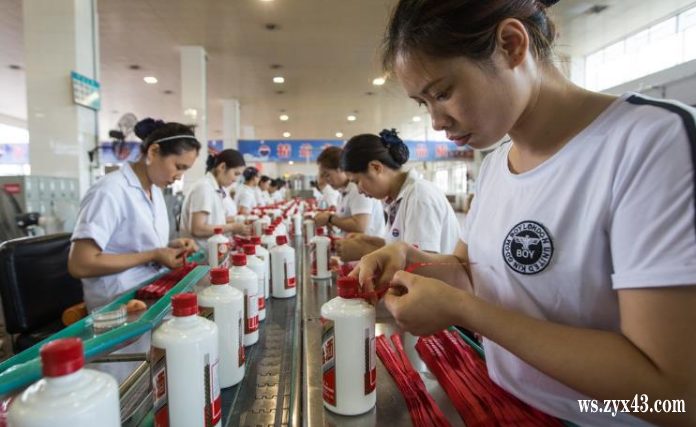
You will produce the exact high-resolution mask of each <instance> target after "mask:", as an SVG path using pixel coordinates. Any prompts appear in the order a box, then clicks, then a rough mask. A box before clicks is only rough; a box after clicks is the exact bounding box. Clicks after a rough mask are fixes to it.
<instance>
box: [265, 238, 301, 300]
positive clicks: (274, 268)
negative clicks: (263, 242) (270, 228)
mask: <svg viewBox="0 0 696 427" xmlns="http://www.w3.org/2000/svg"><path fill="white" fill-rule="evenodd" d="M276 243H277V245H276V247H274V248H273V249H271V280H272V283H271V288H272V291H271V293H272V295H273V298H292V297H294V296H295V295H296V294H297V286H296V285H297V279H296V277H295V250H294V249H293V248H291V247H290V246H289V245H288V239H287V237H285V236H277V237H276Z"/></svg>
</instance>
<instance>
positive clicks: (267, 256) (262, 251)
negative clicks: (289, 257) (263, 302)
mask: <svg viewBox="0 0 696 427" xmlns="http://www.w3.org/2000/svg"><path fill="white" fill-rule="evenodd" d="M255 246H256V256H257V257H258V258H259V259H260V260H261V261H262V262H263V268H264V270H265V272H266V279H265V280H264V286H265V287H266V288H265V290H264V294H263V295H264V296H265V297H266V299H268V298H270V297H271V253H270V252H268V250H266V248H264V247H263V246H261V245H255Z"/></svg>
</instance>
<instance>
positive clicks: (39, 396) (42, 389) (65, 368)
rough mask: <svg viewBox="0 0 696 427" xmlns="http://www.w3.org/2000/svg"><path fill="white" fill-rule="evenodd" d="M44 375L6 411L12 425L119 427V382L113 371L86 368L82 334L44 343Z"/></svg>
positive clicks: (26, 426) (20, 426)
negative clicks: (111, 373)
mask: <svg viewBox="0 0 696 427" xmlns="http://www.w3.org/2000/svg"><path fill="white" fill-rule="evenodd" d="M40 354H41V371H42V373H43V376H44V378H43V379H41V380H39V381H37V382H36V383H34V384H32V385H31V386H29V388H27V389H26V390H24V392H22V394H21V395H19V396H17V397H16V398H15V399H14V400H13V401H12V404H11V406H10V409H9V413H8V414H7V421H8V422H9V425H10V426H12V427H46V426H50V427H93V426H100V427H101V426H103V427H118V426H120V425H121V412H120V411H121V410H120V406H119V402H118V399H119V395H118V383H117V382H116V379H114V378H113V377H112V376H111V375H109V374H106V373H103V372H98V371H95V370H92V369H83V366H84V365H85V355H84V350H83V347H82V341H81V340H80V339H79V338H63V339H57V340H55V341H51V342H50V343H48V344H45V345H44V346H42V347H41V350H40Z"/></svg>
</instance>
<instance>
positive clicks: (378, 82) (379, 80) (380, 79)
mask: <svg viewBox="0 0 696 427" xmlns="http://www.w3.org/2000/svg"><path fill="white" fill-rule="evenodd" d="M384 82H386V80H385V79H384V77H377V78H376V79H374V80H372V84H373V85H375V86H382V85H383V84H384Z"/></svg>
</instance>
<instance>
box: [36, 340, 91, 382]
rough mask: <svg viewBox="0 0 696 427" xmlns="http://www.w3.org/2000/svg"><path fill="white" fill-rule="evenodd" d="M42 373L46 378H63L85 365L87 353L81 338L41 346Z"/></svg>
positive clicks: (56, 341)
mask: <svg viewBox="0 0 696 427" xmlns="http://www.w3.org/2000/svg"><path fill="white" fill-rule="evenodd" d="M40 354H41V372H43V376H44V377H62V376H64V375H69V374H72V373H73V372H77V371H79V370H80V369H82V367H83V366H84V365H85V353H84V349H83V347H82V340H81V339H79V338H62V339H57V340H55V341H51V342H50V343H48V344H46V345H43V346H41V350H40Z"/></svg>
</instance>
